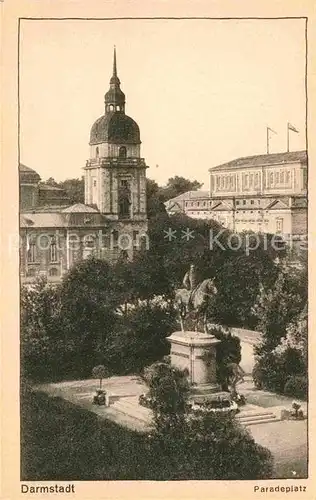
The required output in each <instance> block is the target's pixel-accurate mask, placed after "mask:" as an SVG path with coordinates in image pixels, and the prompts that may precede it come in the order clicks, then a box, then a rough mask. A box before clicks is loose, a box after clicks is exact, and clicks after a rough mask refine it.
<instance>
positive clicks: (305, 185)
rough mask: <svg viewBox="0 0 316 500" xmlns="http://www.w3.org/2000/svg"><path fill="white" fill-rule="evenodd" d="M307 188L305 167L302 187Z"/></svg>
mask: <svg viewBox="0 0 316 500" xmlns="http://www.w3.org/2000/svg"><path fill="white" fill-rule="evenodd" d="M306 188H307V169H306V168H304V170H303V189H306Z"/></svg>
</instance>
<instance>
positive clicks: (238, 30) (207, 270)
mask: <svg viewBox="0 0 316 500" xmlns="http://www.w3.org/2000/svg"><path fill="white" fill-rule="evenodd" d="M307 34H308V31H307V21H306V18H299V17H297V18H285V17H284V18H221V19H216V18H180V17H179V18H143V19H142V18H134V19H131V18H129V19H128V18H126V19H123V18H121V19H119V18H111V19H110V18H85V19H83V18H82V19H75V18H51V19H49V18H42V19H41V18H21V19H20V20H19V39H18V103H19V109H18V130H19V154H18V156H19V158H18V165H16V169H17V172H18V174H17V179H18V182H19V250H18V251H19V275H20V277H19V304H20V310H19V321H20V328H19V330H20V333H19V338H20V341H19V343H20V389H19V392H20V394H19V397H20V430H19V432H20V481H21V489H20V492H21V493H23V494H24V497H25V498H26V497H27V498H29V496H32V494H33V493H69V494H70V495H69V496H71V494H72V493H75V489H74V488H75V487H74V482H79V481H91V482H93V481H132V480H133V481H155V482H163V481H187V482H188V481H192V480H195V481H206V480H207V481H214V482H215V481H229V482H231V483H229V485H230V487H232V488H233V484H234V482H235V481H255V483H254V484H255V486H254V487H253V488H252V491H253V492H255V493H257V492H258V493H260V492H265V488H266V487H265V484H266V482H265V481H267V482H268V483H269V485H270V486H271V485H272V487H273V484H275V483H273V482H272V483H271V480H283V479H286V480H291V481H290V482H287V483H286V484H287V485H288V486H287V488H289V490H287V491H286V492H290V493H292V498H293V495H295V494H296V493H299V492H301V491H303V490H302V488H303V486H301V485H302V484H303V483H302V482H300V481H299V480H304V479H308V477H309V474H308V459H309V452H308V448H309V447H308V386H309V377H308V316H309V307H308V181H309V169H308V147H307V112H308V107H307V102H308V101H307V83H306V82H307ZM47 481H49V485H48V486H47V485H46V482H47ZM270 486H269V487H270ZM256 488H257V489H256ZM232 491H233V490H232ZM276 491H278V490H276ZM282 491H283V490H282ZM284 491H285V490H284ZM45 498H46V497H45ZM100 498H101V495H100Z"/></svg>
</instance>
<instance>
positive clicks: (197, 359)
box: [167, 331, 220, 395]
mask: <svg viewBox="0 0 316 500" xmlns="http://www.w3.org/2000/svg"><path fill="white" fill-rule="evenodd" d="M167 340H168V341H169V342H170V344H171V350H170V356H171V364H172V365H173V366H175V367H176V368H179V369H181V370H187V372H188V379H189V382H190V385H191V389H192V394H202V395H206V394H209V393H214V392H217V391H218V390H219V386H218V384H217V380H216V346H217V344H219V343H220V340H218V339H217V338H215V337H214V335H209V334H206V333H202V332H192V331H187V332H182V331H180V332H174V333H172V335H170V336H169V337H167Z"/></svg>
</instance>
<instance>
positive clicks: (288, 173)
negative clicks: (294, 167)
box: [285, 170, 290, 184]
mask: <svg viewBox="0 0 316 500" xmlns="http://www.w3.org/2000/svg"><path fill="white" fill-rule="evenodd" d="M285 182H286V184H289V183H290V171H289V170H287V172H286V174H285Z"/></svg>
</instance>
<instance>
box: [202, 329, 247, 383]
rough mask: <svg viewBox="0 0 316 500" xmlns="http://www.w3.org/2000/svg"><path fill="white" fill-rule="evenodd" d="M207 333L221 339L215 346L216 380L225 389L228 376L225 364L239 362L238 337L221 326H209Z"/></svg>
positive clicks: (239, 348)
mask: <svg viewBox="0 0 316 500" xmlns="http://www.w3.org/2000/svg"><path fill="white" fill-rule="evenodd" d="M209 333H210V334H212V335H214V336H215V337H216V338H217V339H219V340H220V341H221V342H220V344H218V345H217V346H216V361H217V363H216V367H217V380H218V382H219V383H220V384H221V387H222V390H223V391H226V390H228V381H229V377H230V371H229V369H228V366H227V365H228V364H229V363H237V364H239V363H240V361H241V345H240V339H239V338H238V337H237V336H236V335H232V334H231V332H230V330H229V329H225V328H223V327H221V326H216V327H212V328H210V329H209Z"/></svg>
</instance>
